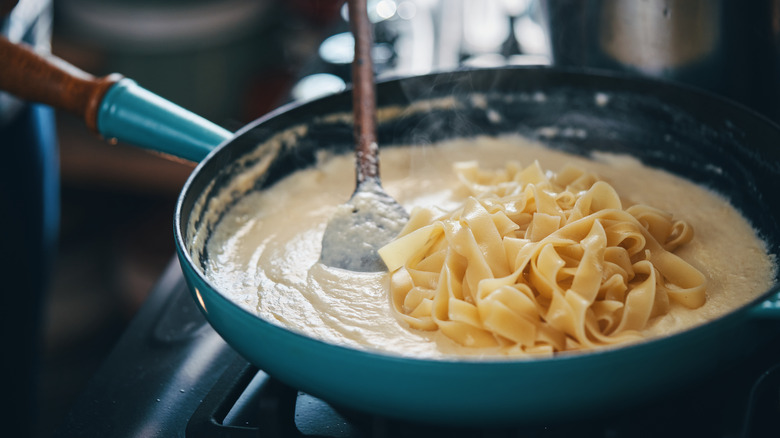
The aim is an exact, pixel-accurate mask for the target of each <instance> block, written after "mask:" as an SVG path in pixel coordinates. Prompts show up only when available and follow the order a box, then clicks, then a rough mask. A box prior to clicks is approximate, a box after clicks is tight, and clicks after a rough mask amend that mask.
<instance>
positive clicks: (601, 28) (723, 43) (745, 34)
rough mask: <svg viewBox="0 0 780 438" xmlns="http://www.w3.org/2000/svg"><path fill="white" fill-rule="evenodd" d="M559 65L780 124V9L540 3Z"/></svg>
mask: <svg viewBox="0 0 780 438" xmlns="http://www.w3.org/2000/svg"><path fill="white" fill-rule="evenodd" d="M540 2H541V3H540V5H541V9H542V15H543V17H544V18H543V24H544V27H545V31H546V34H547V36H548V39H549V43H550V50H551V57H552V62H553V64H554V65H558V66H578V67H592V68H606V69H613V70H621V71H625V72H630V73H636V74H640V75H646V76H653V77H659V78H664V79H670V80H675V81H679V82H683V83H686V84H689V85H694V86H697V87H700V88H704V89H706V90H709V91H711V92H715V93H717V94H720V95H723V96H725V97H728V98H730V99H733V100H736V101H738V102H740V103H743V104H745V105H747V106H750V107H751V108H753V109H755V110H757V111H759V112H762V113H764V114H765V115H767V116H769V117H771V118H773V119H774V120H776V121H777V120H780V104H779V103H778V101H779V99H778V98H779V97H780V70H779V69H778V60H779V59H778V57H779V56H780V24H778V22H780V2H778V1H776V0H756V1H749V2H733V1H719V0H644V1H634V0H593V1H587V2H583V1H579V0H540Z"/></svg>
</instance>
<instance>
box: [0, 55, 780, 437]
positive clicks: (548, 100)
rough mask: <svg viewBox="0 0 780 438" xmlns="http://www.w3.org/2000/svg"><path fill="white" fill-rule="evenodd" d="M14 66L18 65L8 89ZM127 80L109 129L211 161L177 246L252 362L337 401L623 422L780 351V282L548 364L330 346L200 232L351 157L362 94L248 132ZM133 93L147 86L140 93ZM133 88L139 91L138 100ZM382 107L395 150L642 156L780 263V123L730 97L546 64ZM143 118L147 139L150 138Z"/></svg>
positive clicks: (438, 79) (390, 100) (381, 101)
mask: <svg viewBox="0 0 780 438" xmlns="http://www.w3.org/2000/svg"><path fill="white" fill-rule="evenodd" d="M4 56H5V55H4V54H3V53H1V52H0V58H3V57H4ZM6 74H7V73H5V72H4V70H0V87H2V88H4V89H8V88H7V87H8V85H7V84H6V81H5V80H4V79H2V76H3V75H6ZM32 80H33V79H30V81H32ZM36 80H37V79H36ZM97 82H100V81H97ZM124 83H125V84H127V85H123V82H122V81H120V82H118V83H116V84H114V85H109V86H107V87H106V88H107V89H108V92H107V93H105V96H104V97H102V101H101V103H100V104H99V105H97V111H96V112H97V125H96V126H97V130H98V132H101V133H102V135H104V136H105V137H109V138H118V139H121V140H125V141H129V142H133V143H136V144H139V145H140V146H144V147H148V148H151V149H155V150H159V151H163V152H165V153H169V154H173V155H177V156H180V157H184V158H187V159H191V160H195V161H199V164H198V166H197V167H196V169H195V170H194V171H193V173H192V175H191V176H190V178H189V180H188V181H187V183H186V185H185V186H184V188H183V190H182V192H181V195H180V197H179V201H178V204H177V207H176V212H175V217H174V222H175V227H174V234H175V241H176V247H177V253H178V257H179V260H180V262H181V266H182V270H183V272H184V275H185V278H186V281H187V283H188V285H189V287H190V290H191V292H192V296H193V298H194V300H195V302H196V303H197V305H198V306H199V308H200V309H201V310H202V312H203V314H204V315H205V317H206V318H207V319H208V321H209V322H210V324H211V325H212V326H213V327H214V328H215V329H216V331H217V332H218V333H219V334H220V335H221V336H222V337H223V338H224V339H225V340H226V341H227V342H228V343H229V344H230V345H231V346H232V347H233V348H234V349H235V350H236V351H238V352H239V353H240V354H241V355H243V356H244V357H246V359H248V360H249V361H250V362H252V363H253V364H255V365H256V366H258V367H260V368H262V369H263V370H265V371H266V372H268V373H269V374H270V375H272V376H274V377H276V378H278V379H279V380H281V381H283V382H285V383H287V384H289V385H291V386H294V387H296V388H299V389H300V390H302V391H305V392H307V393H309V394H311V395H314V396H317V397H320V398H322V399H324V400H327V401H329V402H331V403H332V404H334V405H336V406H339V407H342V408H344V409H348V410H349V409H352V410H357V411H362V412H370V413H376V414H380V415H384V416H389V417H394V418H401V419H405V420H413V421H422V422H429V423H438V424H442V423H446V424H454V423H455V424H464V425H501V424H517V423H530V422H537V421H563V420H575V419H580V418H585V417H589V416H600V415H612V414H615V413H616V412H619V411H620V410H621V409H627V408H631V407H636V406H639V405H641V404H642V403H646V402H649V401H651V400H653V399H656V398H658V397H661V396H663V395H665V394H668V393H670V392H673V391H676V390H678V389H680V388H683V387H686V386H688V385H691V384H693V383H695V382H696V381H697V380H699V379H701V378H702V377H704V376H707V375H708V374H709V373H712V372H714V371H715V370H716V369H722V368H723V367H724V366H728V364H733V363H736V362H738V361H740V360H742V359H743V358H744V357H745V356H746V355H747V354H749V353H750V352H752V351H754V350H755V349H757V348H778V347H779V346H780V344H778V340H780V324H778V322H780V321H778V320H780V300H779V299H778V297H777V294H778V286H777V284H775V286H773V287H772V288H771V289H770V290H767V291H765V292H764V293H763V294H762V295H761V296H760V297H759V298H757V299H755V300H754V301H752V302H750V303H748V304H746V305H744V306H743V307H741V308H738V309H735V310H734V311H732V312H730V313H728V314H727V315H724V316H722V317H720V318H717V319H715V320H713V321H711V322H709V323H707V324H704V325H701V326H698V327H696V328H693V329H690V330H687V331H685V332H681V333H678V334H675V335H672V336H668V337H665V338H660V339H654V340H650V341H647V342H644V343H641V344H636V345H631V346H626V347H621V348H616V349H611V350H604V351H596V352H589V353H578V354H564V355H559V356H556V357H552V358H547V359H517V360H487V361H473V360H420V359H409V358H401V357H397V356H392V355H385V354H380V353H375V352H367V351H361V350H356V349H351V348H345V347H343V346H340V345H334V344H329V343H325V342H321V341H319V340H315V339H312V338H309V337H306V336H302V335H300V334H297V333H294V332H291V331H289V330H286V329H284V328H282V327H280V326H278V325H275V324H271V323H268V322H266V321H264V320H263V319H261V318H259V317H257V316H256V315H254V314H253V313H250V312H248V311H246V310H244V309H243V308H241V307H240V306H239V305H237V304H235V303H233V302H232V301H230V300H229V299H228V298H226V296H225V295H224V294H223V293H222V292H221V291H220V290H218V289H217V288H216V287H214V286H213V285H212V284H211V283H210V282H209V280H208V279H207V278H206V277H205V276H204V274H203V266H204V264H205V263H208V254H207V253H205V252H203V251H201V250H200V249H198V248H200V247H195V246H194V245H192V241H193V239H194V236H195V235H196V234H197V235H198V238H199V239H206V240H208V239H209V238H210V232H211V231H212V230H213V229H214V227H215V225H216V224H217V223H218V222H219V220H220V217H221V216H222V213H223V211H222V209H223V208H229V205H230V203H210V202H209V201H210V200H213V199H216V198H218V197H220V196H222V195H223V194H224V193H227V192H229V193H231V196H234V197H235V199H239V198H240V197H241V196H244V195H245V193H244V192H242V191H241V190H237V189H236V187H237V185H235V184H234V182H235V181H236V178H243V179H245V178H247V177H250V178H252V180H253V181H254V184H251V185H250V186H251V187H250V188H248V190H249V191H253V190H264V189H266V188H268V187H270V186H272V185H273V184H274V183H276V182H277V181H279V180H280V179H281V178H284V177H285V176H287V175H290V174H291V173H293V172H295V171H297V170H299V169H302V168H305V167H307V166H311V165H313V164H314V163H315V160H316V156H317V152H318V151H320V150H323V149H328V150H332V151H335V152H339V153H351V151H352V147H353V144H354V143H353V137H352V126H351V123H350V115H351V105H352V101H351V95H350V93H349V92H348V91H347V92H345V93H340V94H334V95H331V96H327V97H324V98H320V99H317V100H313V101H309V102H304V103H296V104H292V105H289V106H286V107H283V108H280V109H278V110H276V111H274V112H272V113H270V114H268V115H266V116H264V117H262V118H261V119H259V120H256V121H255V122H253V123H251V124H250V125H248V126H246V127H244V128H243V129H241V130H240V131H238V132H237V133H236V134H235V135H232V134H231V133H229V132H227V131H224V130H222V129H221V128H218V127H215V126H214V125H212V124H210V123H207V122H205V121H203V120H202V119H199V118H197V117H196V116H193V115H189V114H187V113H186V112H184V111H183V110H181V109H180V108H178V107H176V108H174V109H173V110H172V109H171V104H169V103H165V102H163V103H161V100H160V99H159V98H158V97H156V96H152V95H151V94H150V93H148V92H141V91H138V90H137V89H136V87H137V86H136V85H135V84H132V83H129V82H126V81H125V82H124ZM128 89H129V90H133V91H132V92H130V91H123V90H128ZM123 95H132V96H133V97H132V98H131V99H130V100H129V101H127V100H124V98H123V97H121V96H123ZM112 96H113V97H112ZM24 97H26V98H29V99H32V98H35V99H36V100H44V101H46V102H47V103H50V102H51V100H46V99H44V98H43V97H41V96H34V97H30V96H29V94H28V95H24ZM54 103H55V104H56V102H54ZM377 104H378V107H379V108H380V109H385V110H387V111H383V112H381V113H382V114H390V115H388V116H386V117H380V120H379V123H378V126H377V130H378V137H379V143H380V144H382V145H393V144H426V145H427V144H431V143H434V142H436V141H438V140H445V139H448V138H453V137H473V136H477V135H500V134H507V133H519V134H522V135H525V136H528V137H530V138H534V139H539V140H542V141H544V142H545V143H547V144H548V145H549V146H550V147H553V148H560V149H564V150H566V151H569V152H574V153H580V154H587V153H589V152H591V151H594V150H602V151H609V152H616V153H627V154H632V155H634V156H636V157H637V158H639V159H640V160H642V161H643V162H645V163H646V164H648V165H651V166H656V167H661V168H665V169H667V170H669V171H671V172H673V173H676V174H679V175H682V176H684V177H686V178H689V179H691V180H693V181H695V182H698V183H701V184H704V185H706V186H709V187H711V188H712V189H714V190H716V191H718V192H720V193H722V194H723V195H724V196H726V197H727V198H728V199H730V200H731V202H732V203H733V204H734V205H735V206H736V207H737V208H738V209H739V210H740V211H742V213H743V214H744V215H745V216H746V217H747V218H748V219H749V220H750V221H751V222H752V223H753V225H754V226H755V227H756V228H757V230H758V231H759V232H760V234H761V236H762V237H763V238H764V239H765V240H766V241H767V244H768V248H769V251H770V252H771V253H772V254H774V255H775V256H777V255H778V254H780V229H779V227H778V224H777V221H776V219H775V218H774V215H775V214H776V213H778V207H777V206H778V205H780V191H778V190H776V189H775V186H776V184H777V181H780V147H779V146H778V145H780V128H778V127H777V126H776V125H775V124H773V123H772V122H770V121H768V120H767V119H765V118H763V117H761V116H759V115H757V114H755V113H753V112H751V111H750V110H748V109H746V108H744V107H741V106H739V105H736V104H734V103H731V102H728V101H725V100H722V99H720V98H718V97H716V96H712V95H709V94H706V93H703V92H700V91H697V90H694V89H690V88H685V87H682V86H678V85H674V84H670V83H665V82H660V81H657V80H649V79H643V78H637V77H629V76H623V75H615V74H609V73H604V72H588V71H582V70H563V69H555V68H543V67H540V68H532V67H528V68H498V69H484V70H462V71H455V72H446V73H436V74H430V75H424V76H418V77H411V78H402V79H394V80H387V81H384V82H381V83H379V84H378V85H377ZM394 109H396V110H397V111H396V110H394ZM101 120H102V122H101ZM139 125H140V126H142V127H143V130H144V134H143V135H141V136H138V135H137V133H136V132H135V131H138V130H139ZM550 128H553V129H550ZM551 132H556V133H557V134H556V135H550V133H551ZM389 147H391V146H389ZM220 206H221V207H220ZM724 256H727V255H724ZM738 292H739V291H735V293H738Z"/></svg>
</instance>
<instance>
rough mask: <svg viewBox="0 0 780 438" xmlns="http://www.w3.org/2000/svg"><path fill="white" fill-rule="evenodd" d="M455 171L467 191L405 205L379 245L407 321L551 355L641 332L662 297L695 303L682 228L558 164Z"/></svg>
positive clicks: (661, 310) (699, 283)
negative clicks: (425, 204)
mask: <svg viewBox="0 0 780 438" xmlns="http://www.w3.org/2000/svg"><path fill="white" fill-rule="evenodd" d="M455 172H456V173H457V175H458V178H459V179H460V181H461V182H462V183H463V186H464V187H465V189H466V190H467V193H468V196H467V197H466V199H465V201H464V202H463V204H462V205H461V206H460V207H459V208H458V209H456V210H454V211H451V212H442V211H438V210H434V209H432V208H416V209H414V211H412V214H411V218H410V221H409V223H408V225H407V227H406V228H405V229H404V231H403V232H402V233H401V235H400V236H399V238H398V239H396V240H395V241H393V242H391V243H390V244H388V245H387V246H385V247H384V248H382V249H381V250H380V255H381V256H382V258H383V259H384V261H385V263H386V264H387V266H388V268H389V269H390V271H391V272H392V275H391V284H390V294H391V298H392V304H393V307H394V309H395V310H396V311H397V313H398V315H399V316H400V317H401V318H402V319H403V320H404V321H406V322H407V323H408V324H409V325H410V326H411V327H412V328H415V329H420V330H428V331H433V330H439V331H440V332H441V333H442V334H443V335H445V336H447V337H448V338H450V339H452V340H454V341H455V342H457V343H458V344H461V345H463V346H466V347H474V348H492V349H494V348H498V349H499V350H501V351H504V352H506V353H512V354H552V353H554V352H559V351H566V350H577V349H583V348H593V347H598V346H604V345H609V344H615V343H620V342H626V341H632V340H637V339H640V331H641V330H642V329H644V328H645V327H646V326H647V324H648V322H649V321H651V319H652V318H654V317H656V316H659V315H663V314H665V313H666V312H667V311H668V310H669V308H670V305H671V303H678V304H680V305H683V306H685V307H688V308H697V307H700V306H701V305H703V304H704V301H705V283H706V280H705V276H704V275H703V274H702V273H701V272H700V271H699V270H697V269H696V268H694V267H693V266H691V265H690V264H688V263H687V262H686V261H684V260H683V259H681V258H680V257H678V256H676V255H675V254H674V253H673V251H675V249H676V248H678V247H680V246H682V245H685V244H686V243H687V242H689V241H690V240H691V239H692V238H693V229H692V228H691V226H690V225H688V224H687V223H685V222H684V221H680V220H675V219H674V218H673V217H672V215H671V214H669V213H666V212H663V211H660V210H657V209H655V208H653V207H650V206H647V205H632V206H628V207H624V206H623V202H622V201H621V199H620V198H619V197H618V195H617V193H616V192H615V190H614V188H613V187H612V186H611V185H610V184H609V183H607V182H605V181H601V180H599V179H598V178H597V177H596V176H595V175H593V174H591V173H587V172H585V171H583V170H581V169H579V168H576V167H573V166H567V167H565V168H563V169H562V170H560V171H559V172H558V173H551V172H545V171H544V170H542V169H541V167H540V166H539V165H538V163H534V164H533V165H530V166H528V167H525V168H523V167H521V166H519V165H518V164H516V163H510V164H508V165H507V166H506V168H505V169H504V170H499V171H486V170H483V169H480V168H479V166H478V165H477V164H476V163H475V162H467V163H459V164H457V165H456V166H455Z"/></svg>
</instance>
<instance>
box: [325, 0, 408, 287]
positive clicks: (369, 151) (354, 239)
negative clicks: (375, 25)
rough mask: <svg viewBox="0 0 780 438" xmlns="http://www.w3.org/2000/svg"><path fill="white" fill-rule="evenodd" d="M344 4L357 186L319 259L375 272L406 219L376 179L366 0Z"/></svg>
mask: <svg viewBox="0 0 780 438" xmlns="http://www.w3.org/2000/svg"><path fill="white" fill-rule="evenodd" d="M348 6H349V23H350V28H351V30H352V35H353V37H354V39H355V57H354V59H353V61H352V82H353V91H352V93H353V96H352V106H353V113H354V118H355V122H354V123H355V125H354V126H355V128H354V130H355V142H356V145H355V161H356V163H355V176H356V188H355V191H354V193H353V194H352V197H351V198H350V199H349V201H348V202H347V203H345V204H342V205H340V206H339V208H338V210H337V211H336V213H335V214H334V215H333V217H332V218H331V219H330V222H328V226H327V227H326V228H325V234H324V235H323V237H322V252H321V254H320V261H321V262H322V263H324V264H325V265H328V266H331V267H335V268H342V269H348V270H350V271H359V272H377V271H383V270H386V269H387V267H386V266H385V264H384V262H383V261H382V259H381V258H380V257H379V254H378V253H377V250H378V249H379V248H381V247H382V246H384V245H385V244H387V243H388V242H390V240H392V239H393V238H394V237H395V236H397V235H398V233H399V232H400V231H401V229H402V228H403V226H404V225H405V224H406V222H407V221H408V219H409V215H408V213H407V212H406V210H404V208H403V207H402V206H401V205H400V204H398V202H396V200H395V199H393V198H392V197H391V196H390V195H388V194H387V193H385V191H384V189H382V184H381V181H380V178H379V146H378V145H377V138H376V97H375V89H374V71H373V70H374V69H373V63H372V60H371V46H372V37H371V24H370V22H369V21H368V14H367V11H366V0H349V1H348Z"/></svg>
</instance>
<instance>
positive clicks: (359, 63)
mask: <svg viewBox="0 0 780 438" xmlns="http://www.w3.org/2000/svg"><path fill="white" fill-rule="evenodd" d="M348 7H349V25H350V29H351V31H352V35H353V37H354V39H355V58H354V59H353V61H352V86H353V91H352V107H353V112H354V117H355V127H354V131H355V143H356V144H355V156H356V160H357V161H356V170H357V172H356V176H357V184H358V185H359V184H360V183H362V182H363V181H365V180H367V179H377V180H378V179H379V159H378V153H379V151H378V146H377V138H376V90H375V87H374V64H373V62H372V60H371V47H372V46H373V36H372V34H371V22H370V21H369V20H368V12H367V10H366V0H349V2H348Z"/></svg>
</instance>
